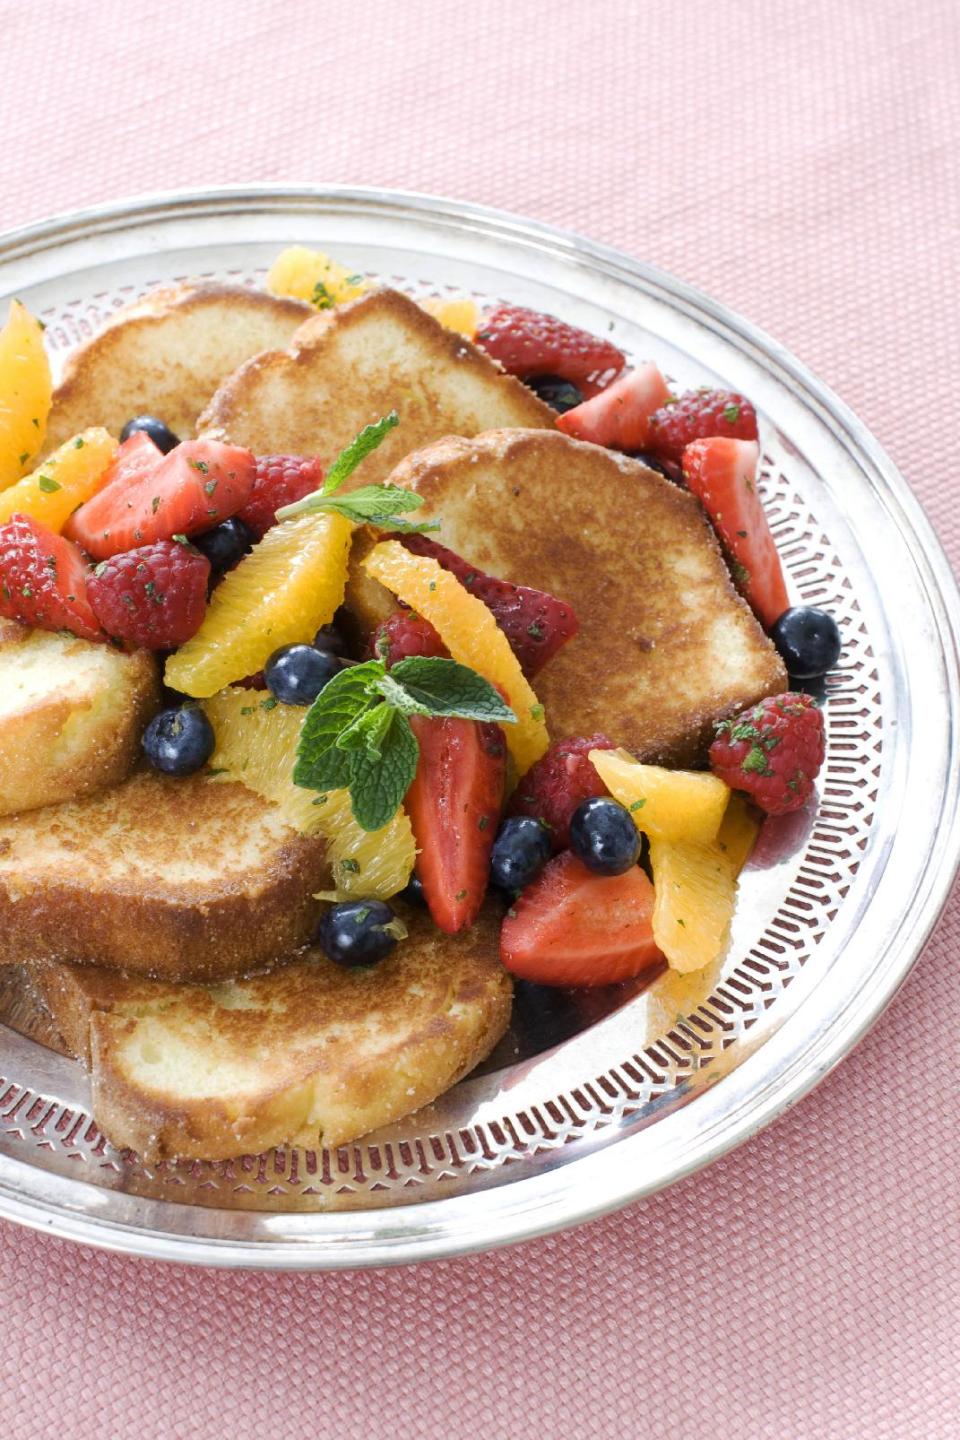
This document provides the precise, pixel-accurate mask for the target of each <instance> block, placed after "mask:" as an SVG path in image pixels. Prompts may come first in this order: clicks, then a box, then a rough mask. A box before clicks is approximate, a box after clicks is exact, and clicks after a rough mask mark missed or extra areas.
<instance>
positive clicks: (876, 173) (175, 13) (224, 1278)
mask: <svg viewBox="0 0 960 1440" xmlns="http://www.w3.org/2000/svg"><path fill="white" fill-rule="evenodd" d="M958 21H960V11H958V7H957V3H956V0H916V3H914V4H913V5H909V6H908V5H904V4H902V3H898V0H840V3H838V0H806V3H803V0H679V3H673V4H669V5H660V4H654V3H651V0H633V3H630V0H605V3H604V0H593V3H590V0H526V3H523V0H450V3H443V0H434V3H428V0H385V3H379V0H378V3H368V4H365V5H352V6H350V5H345V6H341V7H334V6H332V5H327V4H309V3H307V4H300V5H297V4H289V5H282V4H279V3H267V0H263V3H257V0H249V3H233V4H231V3H219V0H194V3H191V4H186V3H182V0H149V3H140V4H131V3H129V0H125V3H120V0H96V3H93V0H88V3H83V0H72V3H62V0H61V3H59V4H56V3H51V0H31V3H27V0H19V3H18V0H0V37H2V41H3V56H4V83H3V86H2V88H0V117H2V126H0V145H2V150H3V155H4V163H3V166H2V176H3V179H2V189H0V204H2V210H0V219H2V222H3V223H4V224H7V225H14V224H17V223H20V222H24V221H27V220H32V219H38V218H40V217H41V216H43V215H46V214H48V213H49V212H52V211H56V210H65V209H69V208H71V207H74V206H79V205H85V204H88V203H92V202H94V201H98V200H103V199H105V198H108V197H111V196H118V195H121V194H126V193H130V192H134V191H143V190H148V189H157V188H170V187H174V186H180V185H196V184H203V183H205V182H213V183H226V182H229V181H244V180H278V179H309V180H317V181H325V180H326V181H341V182H354V183H368V184H379V185H391V186H401V187H408V188H412V189H421V190H428V191H436V192H440V193H446V194H451V195H457V196H463V197H465V198H470V199H474V200H479V201H486V202H488V203H492V204H494V205H500V206H504V207H506V208H510V209H515V210H518V211H522V212H527V213H529V214H532V215H536V216H538V217H541V218H542V219H545V220H549V221H553V222H557V223H559V224H561V225H566V226H570V227H573V228H576V229H579V230H582V231H584V232H585V233H587V234H590V235H592V236H595V237H596V238H598V239H600V240H605V241H609V242H612V243H614V244H617V245H621V246H623V247H625V248H626V249H627V250H629V251H631V252H632V253H634V254H636V255H640V256H644V257H646V258H648V259H650V260H652V261H655V262H656V263H657V264H659V265H661V266H664V267H666V268H667V269H669V270H673V271H675V272H677V273H678V274H679V275H681V276H683V277H684V278H686V279H688V280H690V281H692V282H694V283H695V284H697V285H700V286H702V287H703V288H704V289H706V290H708V291H711V292H712V293H713V294H714V295H716V296H718V297H719V298H720V299H722V300H724V301H727V302H728V303H729V304H731V305H733V306H735V307H736V308H737V309H739V310H741V311H743V312H744V313H745V314H746V315H748V316H750V317H752V318H753V319H755V320H757V321H759V323H760V324H761V325H763V326H764V327H765V328H767V329H768V330H770V331H772V332H773V334H775V335H777V336H778V337H779V338H780V339H781V340H783V341H784V342H785V343H786V344H787V345H788V346H790V347H791V348H792V349H793V350H795V351H796V352H797V353H798V354H799V355H800V356H801V357H802V358H803V359H804V360H805V361H807V362H808V363H809V364H810V365H811V366H812V367H813V369H814V370H815V371H817V372H818V373H819V374H820V375H821V376H822V377H823V378H824V379H825V380H826V381H827V382H828V383H829V384H831V385H832V386H833V387H834V388H835V389H836V390H838V391H839V393H840V394H841V395H842V396H843V397H844V398H845V399H846V400H847V401H848V402H849V403H850V404H851V405H852V406H853V407H854V408H855V409H856V410H857V411H859V413H860V414H861V415H862V416H863V417H864V419H865V420H866V421H867V423H868V424H869V425H870V426H871V427H872V428H873V429H874V430H875V432H876V433H877V435H878V436H879V437H880V439H881V440H882V441H883V442H884V443H885V444H886V446H887V447H888V448H889V450H890V451H891V452H892V454H893V456H894V458H895V459H896V460H897V461H898V462H899V463H900V465H901V466H902V468H903V469H904V471H905V472H906V474H907V475H908V477H909V478H910V480H911V481H912V483H913V484H914V486H915V487H916V489H917V491H918V493H919V494H920V496H921V498H922V499H923V501H924V502H925V503H926V505H927V508H928V510H929V512H930V513H931V515H932V516H933V518H934V520H935V522H936V524H937V526H938V529H939V531H940V534H941V536H942V538H943V540H944V542H945V544H946V545H947V547H948V549H949V550H950V552H951V554H952V556H953V558H954V560H960V525H958V522H957V518H956V512H955V493H956V492H955V486H956V479H955V473H954V472H955V470H956V455H955V449H956V447H955V444H954V440H953V435H952V427H953V425H954V424H955V422H956V418H957V414H956V377H957V374H958V370H960V340H958V336H960V323H958V300H960V295H958V258H957V257H958V244H960V233H958V229H960V203H958V199H960V197H958V169H957V155H956V152H957V147H958V144H960V99H958V96H960V86H958V73H960V66H958V62H960V44H958V41H960V24H958ZM921 803H922V801H921ZM958 957H960V906H957V905H954V906H953V907H952V909H951V910H950V911H949V912H948V914H947V916H946V917H945V919H944V921H943V923H942V924H941V926H940V928H939V930H938V932H937V935H936V938H935V939H934V940H933V942H932V943H931V944H930V946H929V948H928V950H927V952H926V954H925V955H924V957H923V959H922V960H921V962H920V964H919V966H918V968H917V970H916V972H915V974H914V976H913V978H912V979H911V981H910V982H909V984H908V985H907V987H906V989H905V991H904V992H903V993H902V995H901V996H900V998H899V999H898V1000H897V1001H896V1003H895V1004H894V1005H893V1006H892V1007H891V1009H890V1010H889V1012H888V1013H887V1015H886V1016H885V1017H884V1019H883V1020H882V1022H881V1023H880V1024H879V1025H878V1026H877V1028H876V1030H875V1031H874V1033H873V1034H872V1035H871V1036H870V1038H869V1039H868V1040H866V1041H865V1042H864V1043H863V1044H862V1045H861V1046H860V1048H859V1049H858V1051H857V1052H856V1053H855V1054H854V1055H853V1056H852V1057H851V1058H850V1059H849V1060H848V1061H847V1062H846V1063H845V1064H844V1065H843V1066H842V1067H841V1068H840V1069H839V1071H837V1072H836V1073H835V1074H833V1075H832V1076H831V1077H830V1078H829V1079H828V1080H827V1081H826V1083H825V1084H823V1085H822V1086H821V1087H820V1089H819V1090H818V1091H817V1092H816V1093H815V1094H814V1095H812V1096H811V1097H809V1098H808V1099H806V1100H805V1101H804V1102H803V1103H802V1104H800V1105H798V1106H797V1107H796V1109H794V1110H793V1111H792V1112H791V1113H790V1114H789V1115H787V1116H786V1117H785V1118H783V1119H781V1120H780V1121H779V1122H778V1123H777V1124H775V1125H774V1126H773V1127H772V1128H771V1129H770V1130H768V1131H767V1132H766V1133H765V1134H763V1135H761V1136H759V1137H758V1138H757V1139H755V1140H754V1141H752V1142H751V1143H750V1144H748V1145H746V1146H744V1147H743V1148H742V1149H741V1150H740V1151H738V1152H737V1153H736V1154H734V1155H731V1156H729V1157H727V1158H726V1159H725V1160H723V1161H722V1162H720V1163H719V1164H717V1165H715V1166H714V1167H713V1168H712V1169H711V1170H709V1171H708V1172H706V1173H704V1174H701V1175H698V1176H695V1177H693V1178H692V1179H690V1180H687V1181H686V1182H685V1183H683V1184H680V1185H678V1186H676V1187H675V1188H674V1189H673V1190H672V1191H670V1192H669V1193H668V1194H664V1195H661V1196H659V1197H657V1198H655V1199H653V1200H651V1201H649V1202H648V1203H645V1204H640V1205H637V1206H634V1207H633V1208H632V1209H629V1210H627V1211H625V1212H624V1213H622V1214H620V1215H617V1216H614V1217H611V1218H609V1219H606V1220H603V1221H600V1222H597V1223H594V1224H592V1225H589V1226H586V1227H584V1228H583V1229H580V1230H578V1231H576V1232H574V1233H571V1234H566V1235H561V1236H557V1237H554V1238H552V1239H547V1240H542V1241H539V1242H536V1243H532V1244H528V1245H525V1246H522V1247H520V1248H518V1249H515V1250H513V1251H510V1252H504V1253H501V1254H492V1255H488V1256H485V1257H479V1258H475V1259H469V1260H466V1261H463V1262H461V1263H444V1264H441V1265H438V1266H435V1267H433V1268H420V1269H407V1270H401V1271H391V1272H384V1273H379V1274H369V1273H366V1274H356V1275H335V1276H322V1275H319V1276H303V1277H297V1276H289V1277H280V1278H274V1277H270V1276H265V1275H254V1274H250V1275H230V1274H217V1273H206V1272H199V1271H190V1270H187V1269H181V1268H162V1267H157V1266H152V1267H151V1266H149V1265H146V1264H142V1263H138V1262H136V1261H133V1260H127V1259H119V1258H114V1257H110V1256H107V1255H102V1254H98V1253H95V1252H93V1251H89V1250H83V1249H77V1248H73V1247H71V1246H70V1245H67V1244H64V1243H60V1242H57V1241H51V1240H49V1239H45V1238H42V1237H40V1236H37V1235H34V1234H30V1233H27V1232H23V1231H19V1230H16V1229H13V1228H11V1227H0V1239H2V1248H0V1317H2V1328H3V1346H2V1350H0V1415H2V1421H0V1433H2V1434H3V1436H4V1437H5V1440H40V1437H44V1436H55V1437H58V1440H85V1437H94V1436H97V1437H100V1436H105V1435H106V1436H111V1437H113V1440H128V1437H136V1440H161V1437H162V1440H167V1437H173V1436H176V1437H183V1436H190V1437H194V1436H202V1437H208V1436H209V1437H214V1436H216V1437H219V1436H221V1435H232V1436H238V1437H246V1436H253V1435H260V1434H263V1433H265V1432H266V1429H267V1427H268V1426H269V1427H270V1429H271V1430H274V1429H276V1428H279V1429H281V1430H282V1431H283V1432H285V1433H287V1434H296V1435H299V1434H305V1433H308V1432H309V1433H313V1431H314V1430H315V1429H319V1430H321V1431H322V1432H323V1433H324V1434H331V1435H335V1436H337V1437H338V1440H350V1437H361V1436H363V1437H368V1436H381V1435H384V1436H386V1435H390V1436H393V1437H395V1440H412V1437H417V1440H419V1437H430V1440H433V1437H441V1436H443V1437H445V1436H449V1435H459V1434H474V1433H476V1434H479V1435H483V1436H486V1437H490V1440H500V1437H508V1436H509V1437H513V1436H518V1437H526V1436H543V1437H547V1436H548V1437H553V1436H561V1435H562V1436H576V1437H604V1440H608V1437H609V1440H613V1437H623V1436H630V1437H632V1436H639V1435H646V1434H648V1433H651V1434H654V1435H659V1436H666V1437H673V1436H677V1435H680V1434H683V1435H693V1434H698V1435H702V1436H717V1437H723V1440H902V1437H903V1436H904V1435H909V1436H910V1437H911V1440H934V1437H942V1440H948V1437H949V1440H953V1437H956V1436H957V1434H958V1433H960V1413H958V1412H960V1404H958V1402H960V1378H958V1360H957V1355H958V1351H960V1231H958V1220H960V1215H958V1195H960V1189H958V1185H957V1176H956V1168H957V1161H958V1154H957V1150H958V1146H957V1131H958V1115H960V1106H958V1100H957V1078H956V1077H957V1070H958V1066H957V1061H958V1059H960V1053H958V1052H960V1047H958V1042H957V1014H958V1012H960V967H958Z"/></svg>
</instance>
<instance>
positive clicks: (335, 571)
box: [165, 515, 353, 698]
mask: <svg viewBox="0 0 960 1440" xmlns="http://www.w3.org/2000/svg"><path fill="white" fill-rule="evenodd" d="M352 531H353V526H352V524H351V523H350V521H349V520H346V519H344V517H343V516H342V515H304V516H302V517H298V518H297V519H295V520H286V521H284V522H283V524H281V525H275V526H274V527H273V529H272V530H268V531H267V533H266V535H265V536H264V537H263V539H262V540H261V541H260V542H259V544H257V545H254V547H253V549H252V550H251V552H250V554H249V555H246V556H245V557H244V558H243V559H242V560H241V561H240V564H239V565H238V566H237V567H236V569H235V570H231V571H230V572H229V574H228V575H226V576H225V577H224V579H223V580H222V581H221V582H220V584H219V585H218V586H217V588H216V590H214V592H213V595H212V597H211V599H210V606H209V608H208V610H207V613H206V615H205V617H204V621H203V624H202V625H201V626H200V629H199V630H198V631H197V633H196V635H194V637H193V639H192V640H188V641H187V643H186V645H184V646H183V648H182V649H180V650H178V651H177V652H176V654H175V655H171V657H170V659H169V660H168V661H167V666H166V673H165V678H166V682H167V684H168V685H169V686H170V687H171V688H172V689H174V690H179V691H181V692H182V693H183V694H184V695H193V696H196V697H197V698H201V697H204V696H209V695H215V694H216V692H217V691H218V690H222V689H223V687H224V686H225V685H229V684H231V683H232V682H234V681H236V680H242V679H243V678H244V676H246V675H253V674H255V673H256V671H258V670H262V669H263V666H264V664H265V662H266V661H267V660H268V659H269V657H270V656H271V655H272V653H273V651H274V650H276V649H277V648H278V646H280V645H292V644H294V643H296V642H298V641H302V642H309V641H311V640H312V639H313V637H314V635H315V634H316V632H317V631H318V630H319V629H320V626H321V625H327V624H328V623H329V622H330V621H331V620H332V619H333V613H334V611H335V610H336V608H337V606H338V605H340V604H341V602H342V600H343V592H344V589H345V587H346V583H347V561H348V559H349V556H350V536H351V533H352Z"/></svg>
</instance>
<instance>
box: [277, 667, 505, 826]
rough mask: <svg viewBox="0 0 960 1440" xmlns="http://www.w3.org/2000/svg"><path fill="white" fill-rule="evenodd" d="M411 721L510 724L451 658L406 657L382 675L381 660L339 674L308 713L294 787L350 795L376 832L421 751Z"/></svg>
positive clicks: (357, 813) (500, 706) (490, 689)
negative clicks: (453, 719) (413, 718)
mask: <svg viewBox="0 0 960 1440" xmlns="http://www.w3.org/2000/svg"><path fill="white" fill-rule="evenodd" d="M410 715H436V716H457V717H459V718H460V719H463V720H480V721H488V720H497V721H500V722H502V723H503V724H515V723H516V719H517V717H516V715H515V714H514V713H513V711H512V710H511V709H510V707H509V705H507V704H506V702H505V701H504V700H503V699H502V697H501V695H500V693H499V691H498V690H496V689H495V687H494V686H493V685H491V684H490V682H489V681H488V680H485V679H484V678H483V676H482V675H478V674H477V673H476V671H474V670H470V669H469V668H468V667H467V666H466V665H459V664H458V663H457V662H456V661H455V660H446V659H442V658H440V657H437V656H429V657H428V656H411V657H410V658H409V659H407V660H401V661H400V663H399V664H397V665H394V667H393V669H392V670H390V671H389V672H388V671H387V668H386V665H385V664H384V662H383V661H382V660H366V661H364V663H363V664H362V665H353V666H351V667H350V668H349V669H347V670H341V671H340V673H339V674H338V675H335V676H334V677H333V679H332V680H331V681H330V682H329V684H328V685H327V686H326V687H325V688H324V689H323V690H322V691H321V693H320V694H319V695H318V696H317V698H316V700H315V701H314V702H313V704H312V705H311V707H310V710H309V711H308V713H307V717H306V719H305V720H304V723H303V729H302V730H301V732H300V741H299V744H298V745H297V760H296V764H295V765H294V769H293V779H294V783H295V784H297V785H299V786H301V787H302V788H303V789H305V790H317V791H320V792H325V791H327V790H334V789H347V790H349V791H350V808H351V810H352V811H353V815H354V818H355V820H356V821H357V823H358V825H360V826H362V828H363V829H364V830H382V829H383V827H384V825H386V824H387V823H388V822H389V821H390V820H391V819H392V818H393V816H394V815H395V814H396V812H397V810H398V809H399V808H400V806H401V804H402V803H403V797H404V796H405V795H406V793H407V791H408V790H409V788H410V785H411V784H412V782H413V777H414V775H415V774H416V771H417V759H418V756H419V753H420V747H419V746H418V744H417V739H416V736H415V735H414V733H413V730H412V729H411V726H410V720H409V718H408V717H409V716H410Z"/></svg>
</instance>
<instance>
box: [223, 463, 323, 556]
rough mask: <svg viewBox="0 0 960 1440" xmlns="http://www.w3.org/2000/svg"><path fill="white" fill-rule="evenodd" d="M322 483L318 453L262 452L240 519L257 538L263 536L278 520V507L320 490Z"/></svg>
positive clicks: (280, 507) (260, 538) (290, 503)
mask: <svg viewBox="0 0 960 1440" xmlns="http://www.w3.org/2000/svg"><path fill="white" fill-rule="evenodd" d="M322 484H323V469H322V467H321V465H320V461H319V460H318V459H317V457H316V455H312V456H308V457H306V458H303V457H301V456H299V455H261V456H260V457H259V458H258V460H257V473H256V475H255V476H254V481H253V489H252V490H251V491H250V496H249V499H248V500H247V502H246V504H245V505H244V506H243V508H242V510H240V512H239V516H240V519H241V520H242V521H243V523H244V525H246V526H247V528H248V529H249V530H250V531H251V532H252V534H253V537H254V539H255V540H262V539H263V537H264V535H266V533H267V531H268V530H269V529H270V527H271V526H272V525H275V524H276V521H277V511H278V510H282V509H283V507H284V505H293V504H294V502H295V501H297V500H302V499H303V497H304V495H310V494H312V492H313V491H314V490H319V489H320V486H321V485H322Z"/></svg>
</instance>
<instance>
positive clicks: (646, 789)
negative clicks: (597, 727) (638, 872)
mask: <svg viewBox="0 0 960 1440" xmlns="http://www.w3.org/2000/svg"><path fill="white" fill-rule="evenodd" d="M590 763H591V764H592V765H593V766H594V768H595V769H596V771H597V774H598V775H599V776H600V779H601V780H602V781H603V783H604V785H606V787H607V789H608V790H609V791H610V794H611V795H612V796H613V797H614V798H615V799H616V800H619V801H620V804H621V805H625V806H626V808H627V809H628V810H629V811H630V814H631V815H632V816H633V819H634V823H635V824H636V827H637V829H638V830H642V832H643V833H644V835H649V836H650V837H651V839H652V838H653V836H655V835H656V836H658V837H659V838H660V839H661V840H691V841H695V842H696V843H698V844H705V843H706V842H707V841H709V840H713V839H714V838H715V837H716V834H717V831H718V830H719V828H720V822H721V820H722V819H723V815H724V811H725V810H726V808H727V801H728V800H729V798H730V788H729V786H727V785H725V784H724V783H723V781H722V780H718V779H717V777H716V775H709V774H706V773H703V772H700V771H696V770H666V769H664V768H663V766H661V765H642V764H641V763H640V762H639V760H634V758H633V756H632V755H630V754H628V752H627V751H626V750H591V751H590Z"/></svg>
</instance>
